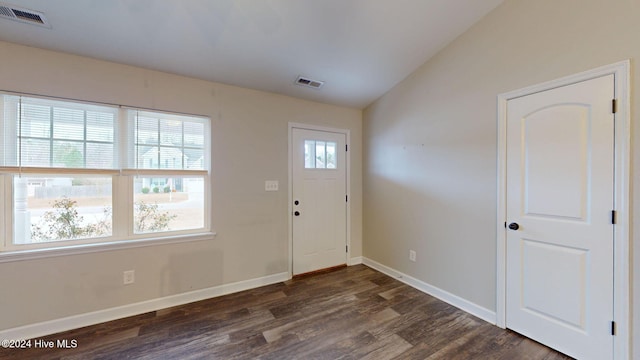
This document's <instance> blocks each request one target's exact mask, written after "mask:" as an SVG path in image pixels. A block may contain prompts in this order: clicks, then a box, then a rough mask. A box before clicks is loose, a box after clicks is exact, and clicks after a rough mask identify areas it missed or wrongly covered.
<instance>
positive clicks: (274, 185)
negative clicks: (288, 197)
mask: <svg viewBox="0 0 640 360" xmlns="http://www.w3.org/2000/svg"><path fill="white" fill-rule="evenodd" d="M264 191H278V180H267V181H265V182H264Z"/></svg>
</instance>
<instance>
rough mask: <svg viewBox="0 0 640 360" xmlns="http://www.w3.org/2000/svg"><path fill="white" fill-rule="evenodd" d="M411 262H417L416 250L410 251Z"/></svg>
mask: <svg viewBox="0 0 640 360" xmlns="http://www.w3.org/2000/svg"><path fill="white" fill-rule="evenodd" d="M409 260H411V261H413V262H416V252H415V251H414V250H409Z"/></svg>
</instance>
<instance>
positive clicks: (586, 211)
mask: <svg viewBox="0 0 640 360" xmlns="http://www.w3.org/2000/svg"><path fill="white" fill-rule="evenodd" d="M613 98H614V77H613V75H607V76H602V77H599V78H596V79H592V80H588V81H583V82H579V83H576V84H572V85H567V86H563V87H559V88H555V89H552V90H547V91H543V92H539V93H535V94H532V95H527V96H523V97H520V98H516V99H511V100H509V101H508V102H507V196H506V199H507V224H506V225H508V226H509V228H508V229H507V239H506V241H507V244H506V248H507V259H506V325H507V327H508V328H510V329H512V330H514V331H517V332H519V333H522V334H524V335H526V336H527V337H530V338H532V339H534V340H537V341H539V342H541V343H543V344H546V345H549V346H550V347H552V348H555V349H557V350H559V351H562V352H564V353H566V354H568V355H570V356H573V357H576V358H579V359H610V358H612V355H613V337H612V334H611V321H612V319H613V266H614V264H613V246H614V243H613V225H612V221H611V211H612V209H613V206H614V204H613V202H614V115H613V113H612V105H611V102H612V99H613Z"/></svg>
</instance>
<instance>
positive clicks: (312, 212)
mask: <svg viewBox="0 0 640 360" xmlns="http://www.w3.org/2000/svg"><path fill="white" fill-rule="evenodd" d="M345 143H346V136H345V134H342V133H334V132H325V131H316V130H306V129H298V128H293V129H292V145H293V151H292V156H293V159H292V161H293V165H292V167H293V169H292V170H293V179H292V195H293V205H292V209H293V214H292V216H293V221H292V224H293V274H294V275H298V274H303V273H307V272H311V271H315V270H319V269H325V268H329V267H333V266H338V265H343V264H346V260H347V255H346V253H347V252H346V245H347V244H346V239H347V237H346V236H347V205H346V204H347V203H346V196H347V191H346V183H347V181H346V174H347V172H346V165H347V164H346V145H345Z"/></svg>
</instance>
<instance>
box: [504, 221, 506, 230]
mask: <svg viewBox="0 0 640 360" xmlns="http://www.w3.org/2000/svg"><path fill="white" fill-rule="evenodd" d="M504 228H505V229H506V228H507V222H506V221H505V222H504Z"/></svg>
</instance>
